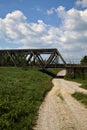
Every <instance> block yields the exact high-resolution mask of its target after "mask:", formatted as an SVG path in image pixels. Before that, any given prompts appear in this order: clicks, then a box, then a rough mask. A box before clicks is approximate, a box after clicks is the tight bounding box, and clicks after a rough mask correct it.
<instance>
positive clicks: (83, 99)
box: [72, 92, 87, 107]
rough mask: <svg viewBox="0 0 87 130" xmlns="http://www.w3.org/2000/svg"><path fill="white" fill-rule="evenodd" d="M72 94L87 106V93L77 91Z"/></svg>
mask: <svg viewBox="0 0 87 130" xmlns="http://www.w3.org/2000/svg"><path fill="white" fill-rule="evenodd" d="M72 96H73V97H74V98H76V99H77V100H78V101H80V102H81V103H83V104H84V105H85V106H86V107H87V95H85V94H83V93H77V92H76V93H74V94H72Z"/></svg>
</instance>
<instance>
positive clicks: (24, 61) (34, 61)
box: [0, 49, 66, 68]
mask: <svg viewBox="0 0 87 130" xmlns="http://www.w3.org/2000/svg"><path fill="white" fill-rule="evenodd" d="M43 54H45V55H47V56H48V57H47V59H46V60H44V57H43V56H42V55H43ZM8 57H9V58H10V60H8ZM59 58H60V59H61V61H62V64H63V65H64V66H65V65H66V62H65V60H64V59H63V57H62V56H61V54H60V53H59V51H58V50H57V49H14V50H0V66H6V65H9V66H11V65H12V66H21V65H27V66H29V65H38V66H39V67H41V68H48V67H49V66H55V65H57V66H58V64H60V63H59V62H58V61H59V60H58V59H59Z"/></svg>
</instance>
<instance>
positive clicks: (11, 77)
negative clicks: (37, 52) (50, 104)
mask: <svg viewBox="0 0 87 130" xmlns="http://www.w3.org/2000/svg"><path fill="white" fill-rule="evenodd" d="M53 72H55V73H56V72H57V71H53ZM51 80H52V76H50V75H47V74H45V73H42V72H41V71H39V70H38V69H23V68H16V67H1V68H0V130H32V127H33V126H34V125H35V121H36V119H37V111H38V109H39V106H40V104H41V102H42V101H43V99H44V96H45V94H46V93H47V92H48V91H49V90H50V89H51V87H52V83H51Z"/></svg>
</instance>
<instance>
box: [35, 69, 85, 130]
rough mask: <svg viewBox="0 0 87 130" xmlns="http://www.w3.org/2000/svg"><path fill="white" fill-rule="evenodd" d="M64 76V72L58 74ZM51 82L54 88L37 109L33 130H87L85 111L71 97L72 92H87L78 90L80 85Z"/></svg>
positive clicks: (58, 81)
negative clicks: (37, 113) (35, 123)
mask: <svg viewBox="0 0 87 130" xmlns="http://www.w3.org/2000/svg"><path fill="white" fill-rule="evenodd" d="M64 74H65V70H63V71H61V72H60V73H58V75H60V76H61V75H62V76H63V75H64ZM52 82H53V84H54V87H53V88H52V90H51V91H50V92H49V93H48V95H47V96H46V98H45V100H44V102H43V103H42V105H41V107H40V109H39V116H38V121H37V126H36V127H35V128H34V130H87V109H86V108H85V107H84V106H83V105H82V104H80V103H79V102H78V101H77V100H75V99H74V98H73V97H72V96H71V94H72V93H74V92H82V93H85V94H87V90H84V89H81V88H79V86H80V85H81V84H78V83H75V82H71V81H66V80H64V79H53V81H52Z"/></svg>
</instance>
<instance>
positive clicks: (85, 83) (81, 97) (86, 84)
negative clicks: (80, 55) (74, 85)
mask: <svg viewBox="0 0 87 130" xmlns="http://www.w3.org/2000/svg"><path fill="white" fill-rule="evenodd" d="M66 79H67V80H72V81H74V82H78V83H81V86H79V87H81V88H83V89H87V74H86V75H85V78H84V79H83V78H81V77H80V78H76V79H72V78H70V77H69V78H66ZM72 96H73V97H74V98H76V99H77V100H78V101H80V102H81V103H83V104H84V105H85V106H86V107H87V95H86V94H83V93H78V92H76V93H74V94H72Z"/></svg>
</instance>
